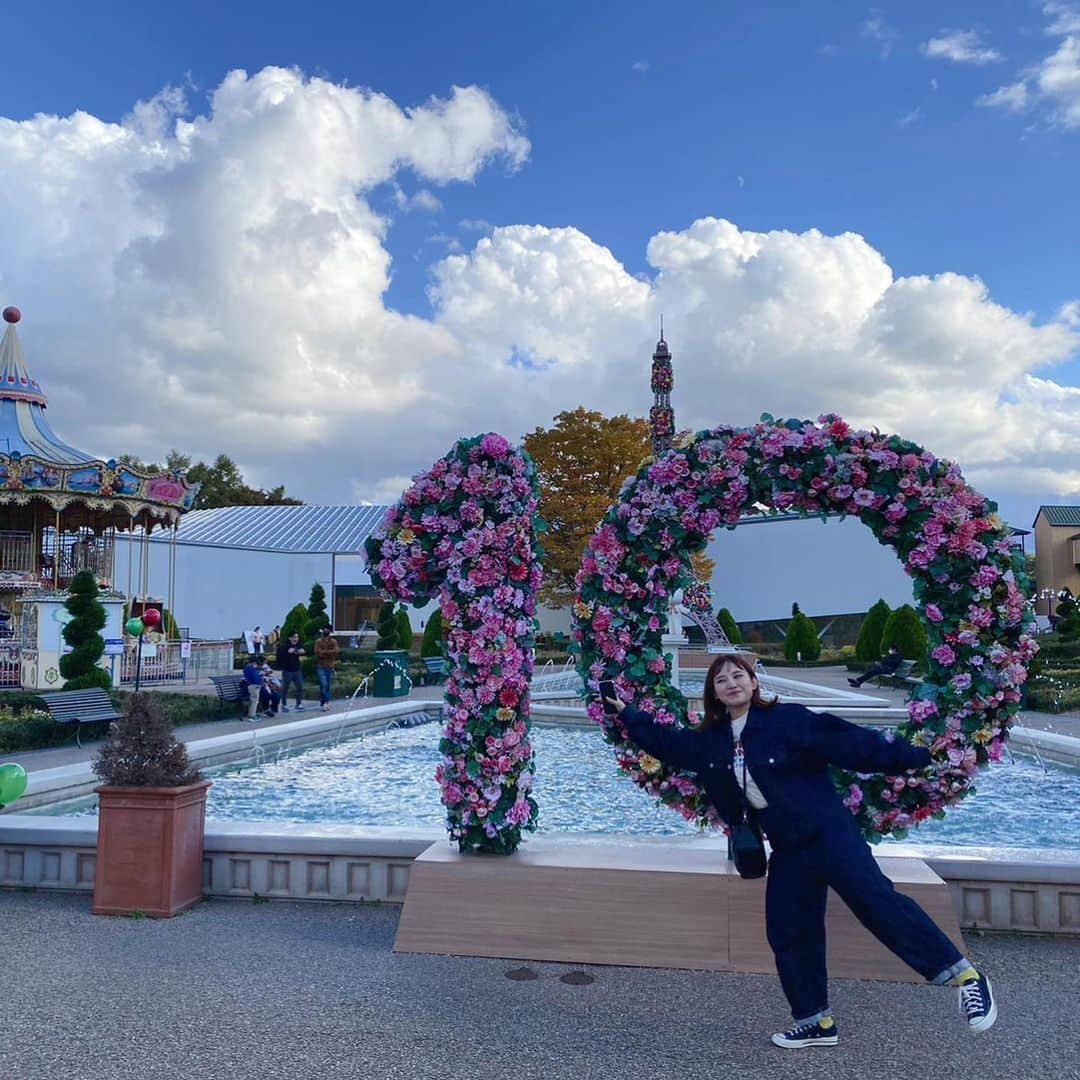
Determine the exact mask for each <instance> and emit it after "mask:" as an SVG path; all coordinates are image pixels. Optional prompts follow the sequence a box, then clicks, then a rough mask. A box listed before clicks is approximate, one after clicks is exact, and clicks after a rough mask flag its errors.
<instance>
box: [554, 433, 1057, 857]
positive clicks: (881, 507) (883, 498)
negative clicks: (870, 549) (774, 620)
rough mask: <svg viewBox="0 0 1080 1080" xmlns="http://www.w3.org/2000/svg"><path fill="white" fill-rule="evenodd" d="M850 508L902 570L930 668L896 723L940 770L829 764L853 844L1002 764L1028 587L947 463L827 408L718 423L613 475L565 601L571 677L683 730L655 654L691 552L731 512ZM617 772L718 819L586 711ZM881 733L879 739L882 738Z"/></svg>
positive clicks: (942, 802)
mask: <svg viewBox="0 0 1080 1080" xmlns="http://www.w3.org/2000/svg"><path fill="white" fill-rule="evenodd" d="M762 509H767V510H768V512H774V513H775V512H787V513H790V512H795V513H800V514H803V515H806V516H809V515H815V514H816V515H821V516H822V518H824V517H825V515H827V514H834V513H840V514H841V515H847V514H852V515H855V516H857V517H858V518H859V519H860V520H861V521H862V522H863V523H864V524H866V525H868V526H869V527H870V529H871V530H872V531H873V533H874V535H875V536H876V537H877V539H878V540H879V541H880V542H881V543H882V544H885V545H887V546H889V547H891V548H893V550H894V551H895V552H896V553H897V555H898V556H899V558H900V559H901V561H902V562H903V564H904V568H905V569H906V570H907V572H908V574H909V575H910V576H911V577H912V578H914V594H915V599H916V602H917V604H918V605H919V608H920V615H921V618H922V620H923V622H924V623H925V624H926V629H927V634H928V637H929V644H930V651H929V671H928V674H927V677H926V678H925V679H924V680H923V682H922V683H921V685H920V686H919V687H918V688H917V689H916V690H915V691H914V693H913V695H912V697H911V699H909V701H908V717H909V718H908V720H907V722H906V723H904V724H902V725H901V726H900V728H899V733H900V734H901V735H902V736H903V737H904V738H907V739H908V740H909V741H911V742H912V743H914V744H915V745H919V746H928V747H930V748H931V752H932V754H933V756H934V759H935V762H936V765H937V767H936V768H934V769H932V770H930V771H927V772H924V773H919V774H916V775H914V776H909V777H882V776H877V775H867V774H861V773H860V774H854V773H848V772H843V771H840V770H836V771H835V779H836V783H837V785H838V787H839V789H840V791H841V792H842V793H843V795H844V802H845V805H846V806H847V807H848V809H849V810H850V811H851V812H852V813H853V814H854V815H855V817H856V819H857V820H858V822H859V825H860V827H861V829H862V831H863V833H864V835H866V836H867V838H868V839H871V840H875V839H878V838H879V837H880V836H882V835H886V834H892V835H894V836H897V837H903V836H905V835H906V832H907V829H908V827H909V826H910V825H917V824H918V823H920V822H922V821H925V820H926V819H927V818H930V817H941V816H943V814H944V811H945V808H946V807H947V806H950V805H952V804H954V803H956V802H958V801H959V800H960V799H962V798H963V797H964V796H965V795H967V794H968V792H969V791H970V790H971V788H972V780H973V777H974V776H975V774H976V772H977V770H978V768H979V766H980V765H983V764H985V763H986V762H987V761H997V760H999V759H1000V757H1001V754H1002V750H1003V748H1004V746H1005V743H1006V740H1007V738H1008V728H1009V725H1010V723H1011V721H1012V717H1013V715H1014V714H1015V713H1016V711H1017V709H1018V708H1019V703H1020V698H1021V687H1022V685H1023V683H1024V681H1025V679H1026V678H1027V664H1028V662H1029V661H1030V660H1031V658H1032V657H1033V656H1034V655H1035V653H1036V652H1037V651H1038V646H1037V645H1036V644H1035V641H1034V639H1033V638H1032V637H1031V635H1030V634H1029V633H1028V632H1027V630H1028V627H1029V626H1030V625H1031V622H1032V615H1031V611H1030V605H1029V603H1028V600H1027V597H1028V595H1029V594H1030V592H1031V583H1030V581H1029V579H1028V577H1027V576H1026V574H1025V573H1024V562H1023V557H1022V555H1020V554H1018V553H1016V552H1015V551H1014V550H1013V547H1012V543H1011V541H1010V537H1009V533H1008V530H1007V528H1006V527H1005V526H1004V525H1003V524H1002V522H1001V520H1000V518H998V516H997V514H996V509H997V507H996V505H995V504H994V503H992V502H990V501H989V500H987V499H985V498H984V497H983V496H982V495H980V494H978V493H977V492H976V491H973V490H972V489H971V488H970V487H968V485H967V484H966V483H965V481H964V479H963V477H962V476H961V474H960V469H959V467H958V466H957V465H955V464H954V463H952V462H949V461H945V460H942V459H940V458H936V457H934V455H933V454H931V453H929V452H928V451H926V450H924V449H923V448H922V447H920V446H917V445H915V444H914V443H911V442H908V441H906V440H904V439H901V438H899V437H898V436H896V435H883V434H881V433H879V432H877V431H852V430H851V429H850V428H849V427H848V425H847V424H846V423H845V422H844V421H843V420H841V419H840V418H839V417H837V416H832V415H829V416H822V417H820V418H819V420H818V421H817V422H816V423H814V422H812V421H808V420H774V419H773V418H772V417H771V416H769V415H768V414H766V415H764V416H762V418H761V421H760V422H759V423H758V424H756V425H755V426H754V427H752V428H733V427H717V428H714V429H713V430H712V431H702V432H699V433H698V434H696V435H692V436H687V437H686V438H684V439H683V440H680V442H679V444H678V445H677V446H676V447H675V448H674V449H673V450H670V451H668V452H667V453H666V454H664V455H663V456H662V457H661V458H659V460H657V461H654V462H652V463H647V464H645V465H643V466H642V468H641V469H640V470H639V471H638V474H637V476H636V477H635V478H633V479H631V480H628V481H627V483H626V484H625V485H624V486H623V489H622V491H621V493H620V497H619V501H618V503H616V504H615V505H614V506H613V507H612V508H611V509H610V510H609V511H608V513H607V515H606V516H605V518H604V521H603V522H602V524H601V526H600V527H599V529H598V530H597V532H596V534H595V535H594V536H593V538H592V540H591V541H590V542H589V545H588V547H587V549H586V551H585V557H584V560H583V562H582V567H581V570H580V571H579V572H578V577H577V588H578V591H577V598H576V600H575V603H574V607H573V614H574V631H573V632H574V638H575V648H576V649H577V650H578V651H579V663H578V671H579V673H580V674H581V676H582V678H583V679H584V680H585V681H586V682H587V683H588V684H595V682H596V681H597V680H599V679H613V680H614V681H615V685H616V689H617V692H618V694H619V696H620V697H621V698H622V699H623V700H626V701H631V700H632V701H635V702H637V704H638V705H639V706H640V707H642V708H644V709H646V710H648V711H649V712H651V713H653V714H654V715H655V717H656V719H657V721H658V722H660V723H663V724H687V723H689V721H688V717H687V704H686V698H685V697H684V696H683V695H682V694H681V693H680V692H679V691H678V689H676V688H675V687H673V686H672V685H671V683H670V681H669V679H670V661H669V660H667V659H665V656H664V653H663V651H662V648H661V633H662V632H663V629H664V627H665V625H666V623H667V617H668V610H669V608H670V605H671V598H672V596H673V594H674V593H675V592H676V591H677V590H678V589H680V588H685V587H686V586H687V585H688V584H689V582H690V580H691V570H690V564H689V556H690V555H691V554H692V553H694V552H697V551H701V550H702V549H703V548H704V547H705V544H706V543H707V541H708V539H709V537H710V535H711V534H712V533H713V531H714V530H715V529H716V528H718V527H719V526H721V525H724V526H727V527H729V528H733V527H734V526H735V525H736V524H737V523H738V521H739V518H740V516H741V515H742V514H744V513H747V512H754V511H757V510H762ZM588 713H589V716H590V718H591V719H593V720H594V721H596V722H597V723H598V724H600V725H601V727H602V730H603V733H604V737H605V739H606V740H607V741H608V742H609V743H611V744H612V745H613V746H614V747H615V753H616V759H617V761H618V763H619V766H620V767H621V768H622V769H623V770H624V771H626V772H627V773H628V774H629V775H630V776H631V778H632V779H633V780H634V781H635V782H636V783H637V784H638V785H639V786H640V787H642V788H644V789H645V790H646V791H648V792H649V793H651V794H652V795H654V796H656V797H657V798H658V799H659V800H660V801H661V802H662V803H664V804H666V805H668V806H670V807H671V808H672V809H674V810H676V811H678V812H679V813H681V814H682V815H683V816H684V817H685V818H686V819H687V820H689V821H694V822H698V823H700V824H702V825H712V826H714V827H715V826H717V825H718V824H720V823H719V821H718V818H717V815H716V812H715V810H714V808H713V807H712V804H711V803H710V802H709V800H708V798H707V796H706V795H705V794H704V792H703V791H702V789H701V788H700V787H698V785H697V784H696V782H695V781H694V779H693V778H692V776H691V775H690V774H688V773H684V772H678V771H674V770H671V769H668V768H667V767H665V766H663V765H662V764H661V763H660V762H659V761H657V760H656V759H655V758H652V757H650V756H649V755H648V754H645V753H644V752H643V751H641V750H639V749H638V748H637V747H636V746H635V745H634V744H633V743H632V742H629V741H628V740H626V739H625V738H623V737H622V736H621V734H620V732H621V728H620V727H619V725H617V724H616V725H613V724H612V723H611V721H610V720H608V719H606V718H605V717H604V715H603V711H602V707H601V705H600V704H599V703H598V702H596V701H591V702H590V703H589V705H588ZM890 737H893V736H892V735H891V734H890V733H886V738H890Z"/></svg>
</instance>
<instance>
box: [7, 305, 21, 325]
mask: <svg viewBox="0 0 1080 1080" xmlns="http://www.w3.org/2000/svg"><path fill="white" fill-rule="evenodd" d="M21 318H22V312H21V311H20V310H19V309H18V308H17V307H6V308H4V322H6V323H17V322H18V321H19V320H20V319H21Z"/></svg>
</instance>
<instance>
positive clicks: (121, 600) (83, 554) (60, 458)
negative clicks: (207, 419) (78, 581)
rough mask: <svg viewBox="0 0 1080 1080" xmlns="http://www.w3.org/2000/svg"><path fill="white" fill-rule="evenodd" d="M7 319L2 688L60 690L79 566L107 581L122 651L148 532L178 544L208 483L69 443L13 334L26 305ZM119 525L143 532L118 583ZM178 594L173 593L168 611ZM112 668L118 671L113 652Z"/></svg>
mask: <svg viewBox="0 0 1080 1080" xmlns="http://www.w3.org/2000/svg"><path fill="white" fill-rule="evenodd" d="M3 318H4V322H5V323H6V324H7V328H6V331H5V333H4V339H3V342H2V343H0V685H3V686H8V687H13V686H23V687H25V688H27V689H47V688H50V687H51V688H58V687H59V686H60V684H61V683H62V682H63V677H62V676H61V675H60V672H59V660H60V656H61V655H63V653H64V651H65V649H66V646H65V645H64V642H63V637H62V630H63V626H64V624H65V623H66V622H67V620H68V613H67V611H66V609H65V607H64V603H65V601H66V599H67V591H66V590H67V587H68V585H69V584H70V583H71V579H72V578H73V577H74V576H75V575H76V574H77V573H79V571H81V570H90V571H92V572H93V573H94V575H95V576H96V577H97V581H98V585H99V587H100V588H101V590H102V593H101V596H100V599H101V602H102V603H103V604H104V606H105V610H106V617H107V622H106V625H105V629H104V630H103V631H102V634H103V636H104V637H105V640H106V652H107V654H112V655H117V654H120V653H122V651H123V648H124V631H123V621H124V614H123V613H124V607H125V604H126V605H128V609H129V611H131V612H132V613H137V610H138V607H139V600H138V597H139V596H140V595H142V596H145V593H146V587H147V578H148V574H149V558H148V553H147V550H146V549H147V543H148V541H149V538H150V534H151V533H152V532H153V531H154V530H155V529H168V530H171V533H172V540H173V542H174V543H175V537H176V527H177V524H178V522H179V520H180V515H181V514H183V513H184V512H185V511H186V510H190V509H191V506H192V504H193V502H194V500H195V495H196V493H197V492H198V485H197V484H189V483H188V482H187V480H186V479H185V478H184V476H183V475H181V474H179V473H164V474H157V475H147V474H145V473H141V472H139V471H137V470H134V469H131V468H128V467H127V466H126V465H121V464H118V463H117V462H116V461H115V460H109V461H102V460H100V459H98V458H96V457H94V456H93V455H92V454H85V453H83V452H82V451H81V450H76V449H74V448H73V447H71V446H68V445H67V444H66V443H64V442H62V441H61V440H60V439H59V438H58V437H57V436H56V434H55V433H54V432H53V430H52V427H51V426H50V424H49V421H48V420H47V419H46V417H45V410H46V408H47V406H48V399H47V398H46V397H45V392H44V390H43V389H42V388H41V385H40V383H38V381H37V379H35V378H34V377H33V376H32V375H31V374H30V370H29V368H28V367H27V365H26V360H25V358H24V357H23V352H22V347H21V346H20V344H19V338H18V335H17V333H16V330H15V324H16V323H17V322H19V320H20V318H21V315H20V312H19V310H18V308H13V307H9V308H5V309H4V312H3ZM118 533H131V534H133V539H134V538H139V539H140V540H141V543H140V544H139V545H138V548H139V552H140V555H139V557H138V558H137V559H136V557H135V556H134V555H133V557H132V558H131V559H129V560H128V571H127V574H126V575H125V577H126V580H125V581H117V580H116V579H115V556H116V550H115V541H116V536H117V534H118ZM134 547H135V545H134V544H133V548H134ZM173 554H174V553H173V551H172V550H171V551H170V566H171V567H172V566H175V559H174V557H173ZM140 579H142V580H140ZM171 579H172V575H170V580H171ZM140 590H141V593H140ZM171 591H172V589H171V588H170V593H171ZM171 600H172V597H171V595H170V597H169V598H168V601H169V607H170V608H171V606H172V605H171ZM103 664H104V666H106V669H109V667H110V665H109V655H106V657H105V658H104V660H103Z"/></svg>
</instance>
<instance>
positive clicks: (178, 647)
mask: <svg viewBox="0 0 1080 1080" xmlns="http://www.w3.org/2000/svg"><path fill="white" fill-rule="evenodd" d="M185 651H187V653H188V655H186V656H185V655H184V653H185ZM137 653H138V650H137V647H136V646H135V645H134V644H132V645H128V646H127V647H126V648H125V649H124V655H123V656H122V657H121V658H120V682H121V683H133V682H134V681H135V668H136V664H137V663H138V655H137ZM234 655H235V654H234V648H233V643H232V642H231V641H162V642H158V643H156V644H152V643H150V642H143V646H142V670H141V672H140V675H139V682H140V684H141V683H162V682H198V680H199V679H205V678H208V677H209V676H211V675H230V674H231V673H232V671H233V658H234Z"/></svg>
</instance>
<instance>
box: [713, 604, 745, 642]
mask: <svg viewBox="0 0 1080 1080" xmlns="http://www.w3.org/2000/svg"><path fill="white" fill-rule="evenodd" d="M716 621H717V622H718V623H719V624H720V629H721V630H723V631H724V633H725V634H727V639H728V641H730V642H731V644H732V645H741V644H742V631H741V630H740V629H739V624H738V623H737V622H736V621H735V618H734V616H733V615H732V614H731V612H730V611H728V609H727V608H726V607H722V608H721V609H720V610H719V611H718V612H717V613H716Z"/></svg>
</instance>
